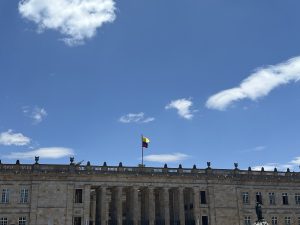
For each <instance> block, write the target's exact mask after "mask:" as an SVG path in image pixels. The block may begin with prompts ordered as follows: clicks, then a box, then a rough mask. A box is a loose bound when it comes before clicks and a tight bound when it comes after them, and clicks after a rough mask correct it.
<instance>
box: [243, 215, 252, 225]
mask: <svg viewBox="0 0 300 225" xmlns="http://www.w3.org/2000/svg"><path fill="white" fill-rule="evenodd" d="M244 225H251V219H250V216H245V217H244Z"/></svg>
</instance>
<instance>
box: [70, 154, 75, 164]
mask: <svg viewBox="0 0 300 225" xmlns="http://www.w3.org/2000/svg"><path fill="white" fill-rule="evenodd" d="M70 165H74V156H72V157H70Z"/></svg>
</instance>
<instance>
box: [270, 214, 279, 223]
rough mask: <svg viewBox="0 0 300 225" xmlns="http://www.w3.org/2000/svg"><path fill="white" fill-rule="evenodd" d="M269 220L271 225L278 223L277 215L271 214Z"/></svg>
mask: <svg viewBox="0 0 300 225" xmlns="http://www.w3.org/2000/svg"><path fill="white" fill-rule="evenodd" d="M271 222H272V225H277V224H278V220H277V216H273V217H272V221H271Z"/></svg>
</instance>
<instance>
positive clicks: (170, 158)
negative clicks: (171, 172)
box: [144, 153, 188, 163]
mask: <svg viewBox="0 0 300 225" xmlns="http://www.w3.org/2000/svg"><path fill="white" fill-rule="evenodd" d="M187 158H188V155H186V154H183V153H173V154H159V155H147V156H145V157H144V160H145V161H147V162H160V163H168V162H178V161H182V160H185V159H187Z"/></svg>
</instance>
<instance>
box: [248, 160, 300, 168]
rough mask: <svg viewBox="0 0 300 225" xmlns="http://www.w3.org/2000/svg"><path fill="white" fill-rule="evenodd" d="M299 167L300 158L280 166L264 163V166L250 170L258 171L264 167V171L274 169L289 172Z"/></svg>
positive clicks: (279, 164)
mask: <svg viewBox="0 0 300 225" xmlns="http://www.w3.org/2000/svg"><path fill="white" fill-rule="evenodd" d="M299 165H300V157H295V158H294V159H293V160H291V161H290V162H288V163H285V164H281V163H266V164H264V165H259V166H254V167H253V168H252V169H253V170H257V171H260V170H261V168H262V167H264V170H265V171H273V170H274V168H275V167H276V168H277V169H278V170H279V171H286V169H287V168H289V169H290V170H291V171H293V170H295V169H296V168H298V167H299Z"/></svg>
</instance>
